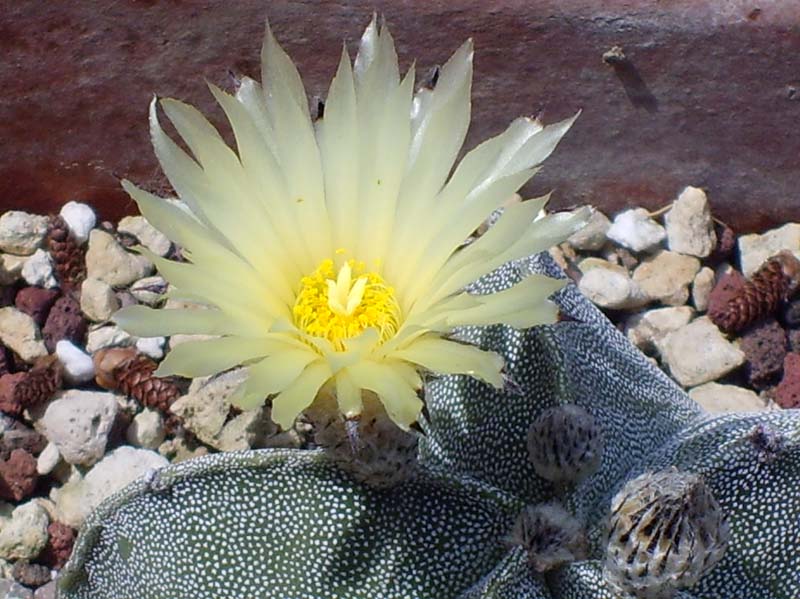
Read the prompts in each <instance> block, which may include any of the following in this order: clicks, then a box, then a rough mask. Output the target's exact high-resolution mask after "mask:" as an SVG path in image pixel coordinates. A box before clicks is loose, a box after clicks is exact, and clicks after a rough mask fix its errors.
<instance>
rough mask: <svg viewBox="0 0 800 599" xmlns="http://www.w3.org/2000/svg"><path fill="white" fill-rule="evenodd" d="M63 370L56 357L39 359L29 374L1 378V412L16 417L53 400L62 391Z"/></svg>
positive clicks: (20, 373)
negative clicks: (57, 392) (28, 409)
mask: <svg viewBox="0 0 800 599" xmlns="http://www.w3.org/2000/svg"><path fill="white" fill-rule="evenodd" d="M62 376H63V369H62V367H61V363H60V362H59V361H58V358H57V357H56V356H54V355H49V356H44V357H42V358H39V359H38V360H37V361H36V363H35V364H34V365H33V368H31V369H30V370H28V371H27V372H18V373H16V374H6V375H4V376H2V377H0V410H2V411H3V412H6V413H8V414H12V415H14V416H18V415H19V414H22V412H23V411H24V410H26V409H27V408H33V407H36V406H38V405H41V404H43V403H45V402H46V401H49V400H50V399H52V397H53V395H55V393H56V391H58V390H59V389H61V385H62V382H63V381H62Z"/></svg>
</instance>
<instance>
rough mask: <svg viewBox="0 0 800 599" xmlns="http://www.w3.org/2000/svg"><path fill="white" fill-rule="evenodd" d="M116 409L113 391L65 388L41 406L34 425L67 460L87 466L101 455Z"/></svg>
mask: <svg viewBox="0 0 800 599" xmlns="http://www.w3.org/2000/svg"><path fill="white" fill-rule="evenodd" d="M117 410H118V406H117V401H116V399H115V397H114V394H113V393H108V392H105V391H84V390H81V389H69V390H67V391H61V392H59V393H57V394H56V396H55V399H54V400H53V401H51V402H50V403H49V404H47V406H45V407H44V412H43V413H42V414H41V416H40V417H39V418H37V419H36V422H35V427H36V430H38V431H39V432H40V433H42V434H43V435H44V436H45V437H47V440H48V441H50V442H51V443H54V444H55V445H56V447H58V451H59V453H60V454H61V455H62V457H63V458H64V460H66V461H67V462H68V463H70V464H80V465H82V466H89V465H91V464H94V463H95V462H96V461H97V460H99V459H100V458H102V457H103V454H104V453H105V449H106V442H107V441H108V433H109V432H110V431H111V426H112V425H113V424H114V418H115V417H116V415H117ZM37 415H38V414H36V415H34V417H36V416H37Z"/></svg>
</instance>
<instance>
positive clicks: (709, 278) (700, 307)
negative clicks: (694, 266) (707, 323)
mask: <svg viewBox="0 0 800 599" xmlns="http://www.w3.org/2000/svg"><path fill="white" fill-rule="evenodd" d="M714 279H715V274H714V269H712V268H709V267H708V266H704V267H703V268H701V269H700V271H699V272H698V273H697V274H696V275H695V277H694V280H693V281H692V303H693V304H694V307H695V309H696V310H697V311H698V312H705V311H706V310H707V309H708V298H709V296H710V295H711V290H712V289H713V288H714Z"/></svg>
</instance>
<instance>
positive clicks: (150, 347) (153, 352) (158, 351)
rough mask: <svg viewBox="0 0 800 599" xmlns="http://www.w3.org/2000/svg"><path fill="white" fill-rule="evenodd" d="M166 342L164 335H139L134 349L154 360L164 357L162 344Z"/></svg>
mask: <svg viewBox="0 0 800 599" xmlns="http://www.w3.org/2000/svg"><path fill="white" fill-rule="evenodd" d="M166 342H167V340H166V338H164V337H141V338H140V339H137V340H136V349H138V350H139V351H140V352H142V353H143V354H145V355H148V356H150V357H151V358H153V359H154V360H160V359H161V358H163V357H164V344H165V343H166Z"/></svg>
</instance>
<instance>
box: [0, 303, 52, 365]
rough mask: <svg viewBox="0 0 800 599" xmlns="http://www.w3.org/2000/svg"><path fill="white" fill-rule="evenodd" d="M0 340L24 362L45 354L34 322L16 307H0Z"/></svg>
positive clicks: (45, 351)
mask: <svg viewBox="0 0 800 599" xmlns="http://www.w3.org/2000/svg"><path fill="white" fill-rule="evenodd" d="M0 341H2V342H3V343H4V344H5V345H6V346H7V347H9V348H10V349H12V350H13V351H15V352H17V354H18V355H19V357H20V358H22V359H23V360H24V361H25V362H33V361H34V360H36V358H40V357H42V356H46V355H47V347H46V346H45V343H44V341H43V340H42V337H41V334H40V331H39V327H38V326H36V322H35V321H34V320H33V318H31V317H30V316H28V315H27V314H25V313H24V312H21V311H20V310H17V309H16V308H11V307H7V308H0Z"/></svg>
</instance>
